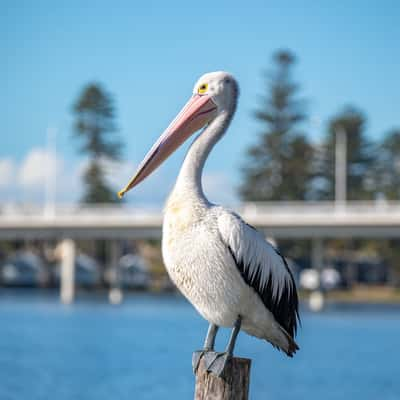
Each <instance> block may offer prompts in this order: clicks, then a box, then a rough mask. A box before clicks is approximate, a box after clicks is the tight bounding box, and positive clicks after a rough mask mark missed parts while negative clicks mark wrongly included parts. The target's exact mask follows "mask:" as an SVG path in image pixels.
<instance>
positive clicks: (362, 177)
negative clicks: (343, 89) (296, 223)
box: [318, 107, 376, 200]
mask: <svg viewBox="0 0 400 400" xmlns="http://www.w3.org/2000/svg"><path fill="white" fill-rule="evenodd" d="M365 125H366V118H365V116H364V114H363V113H362V112H361V111H359V110H358V109H357V108H355V107H347V108H345V109H344V110H343V111H342V112H341V113H340V114H339V115H337V116H336V117H334V118H332V119H331V121H330V122H329V124H328V131H327V135H326V138H325V141H324V144H323V149H322V160H321V163H320V167H319V174H318V175H319V177H320V178H321V179H320V183H321V185H320V190H319V194H318V198H319V199H322V200H333V199H334V198H335V148H336V134H337V132H338V130H339V129H340V130H343V131H344V132H345V134H346V137H347V151H346V153H347V200H371V199H373V198H374V194H375V184H374V174H375V166H376V160H375V158H374V156H373V145H372V143H371V142H370V141H369V140H368V138H367V137H366V135H365Z"/></svg>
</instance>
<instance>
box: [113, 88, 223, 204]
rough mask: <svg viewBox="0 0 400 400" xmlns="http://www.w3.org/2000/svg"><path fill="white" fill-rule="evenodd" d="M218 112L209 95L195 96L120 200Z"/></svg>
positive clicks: (158, 142)
mask: <svg viewBox="0 0 400 400" xmlns="http://www.w3.org/2000/svg"><path fill="white" fill-rule="evenodd" d="M216 112H217V106H216V104H215V103H214V102H213V100H212V99H211V97H210V96H209V95H199V94H195V95H193V96H192V98H191V99H190V100H189V101H188V102H187V103H186V105H185V107H183V109H182V110H181V112H180V113H179V114H178V116H177V117H176V118H175V119H174V120H173V121H172V122H171V124H170V125H169V126H168V128H167V129H166V130H165V131H164V133H163V134H162V135H161V136H160V137H159V138H158V140H157V142H156V143H155V144H154V145H153V147H152V148H151V149H150V151H149V152H148V153H147V155H146V157H145V158H144V159H143V161H142V162H141V163H140V165H139V167H138V169H137V171H136V173H135V175H134V176H133V177H132V179H131V180H130V181H129V182H128V184H127V185H126V186H125V188H124V189H122V190H121V191H120V192H118V196H119V198H121V197H122V196H123V195H124V194H125V193H126V192H127V191H128V190H130V189H132V188H133V187H135V186H136V185H138V184H139V183H140V182H142V181H143V180H144V179H145V178H146V177H147V176H149V175H150V174H151V173H152V172H153V171H154V170H155V169H156V168H157V167H158V166H159V165H160V164H161V163H162V162H163V161H164V160H165V159H167V158H168V157H169V156H170V155H171V154H172V153H173V152H174V151H175V150H176V149H177V148H178V147H179V146H180V145H181V144H182V143H183V142H184V141H185V140H186V139H187V138H189V136H191V135H192V134H193V133H194V132H196V131H198V130H199V129H200V128H202V127H203V126H204V125H205V124H207V123H208V122H210V121H211V119H213V118H214V117H215V116H216Z"/></svg>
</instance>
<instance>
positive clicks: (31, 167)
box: [18, 147, 62, 186]
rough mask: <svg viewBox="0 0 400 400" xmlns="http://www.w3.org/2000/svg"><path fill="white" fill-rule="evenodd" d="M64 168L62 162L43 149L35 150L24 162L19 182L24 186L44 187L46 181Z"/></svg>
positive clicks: (19, 174) (20, 169)
mask: <svg viewBox="0 0 400 400" xmlns="http://www.w3.org/2000/svg"><path fill="white" fill-rule="evenodd" d="M61 168H62V162H61V160H58V159H57V157H56V155H55V154H53V153H50V152H49V151H47V150H46V149H43V148H39V147H37V148H33V149H32V150H31V151H30V152H29V153H28V155H27V156H26V157H25V159H24V160H23V162H22V164H21V166H20V168H19V171H18V182H19V183H20V185H22V186H38V185H44V184H45V182H46V180H47V179H49V178H50V177H51V176H53V174H56V176H57V173H58V172H59V170H60V169H61Z"/></svg>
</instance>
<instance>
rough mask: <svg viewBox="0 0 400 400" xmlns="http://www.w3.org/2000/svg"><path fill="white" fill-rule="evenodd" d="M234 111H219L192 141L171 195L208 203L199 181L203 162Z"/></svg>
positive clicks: (223, 131) (224, 129)
mask: <svg viewBox="0 0 400 400" xmlns="http://www.w3.org/2000/svg"><path fill="white" fill-rule="evenodd" d="M234 111H235V110H234V109H232V110H231V111H229V110H223V111H221V112H220V113H219V114H218V115H217V116H216V117H215V118H214V119H213V120H212V121H211V122H210V123H209V124H208V126H207V127H206V128H205V129H204V130H203V131H202V132H201V133H200V134H199V135H198V136H197V137H196V139H195V140H194V141H193V143H192V145H191V146H190V148H189V151H188V152H187V154H186V157H185V160H184V162H183V164H182V167H181V170H180V172H179V176H178V179H177V181H176V184H175V187H174V190H173V192H172V195H184V196H185V198H188V199H196V200H198V201H200V202H202V203H203V202H204V203H205V204H209V202H208V200H207V198H206V197H205V195H204V192H203V186H202V182H201V176H202V172H203V168H204V164H205V162H206V160H207V157H208V155H209V154H210V152H211V150H212V148H213V147H214V145H215V144H216V143H217V142H218V140H219V139H220V138H221V137H222V135H223V134H224V133H225V131H226V129H227V127H228V125H229V122H230V121H231V119H232V116H233V114H234Z"/></svg>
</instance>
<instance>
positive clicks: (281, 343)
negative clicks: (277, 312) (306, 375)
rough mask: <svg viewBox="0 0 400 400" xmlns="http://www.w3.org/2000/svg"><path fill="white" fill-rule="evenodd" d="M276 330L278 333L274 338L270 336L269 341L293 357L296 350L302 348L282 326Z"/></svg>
mask: <svg viewBox="0 0 400 400" xmlns="http://www.w3.org/2000/svg"><path fill="white" fill-rule="evenodd" d="M275 332H276V333H277V334H275V335H274V337H273V338H271V337H269V338H268V339H267V341H268V342H270V343H271V344H272V345H273V346H274V347H276V348H277V349H278V350H282V351H283V352H285V353H286V354H287V356H288V357H293V355H294V354H295V353H296V351H297V350H299V349H300V348H299V346H298V345H297V343H296V342H295V341H294V339H293V338H292V337H291V336H290V335H289V334H288V333H287V332H286V331H285V329H283V328H282V327H281V326H279V329H278V330H276V331H275Z"/></svg>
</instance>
